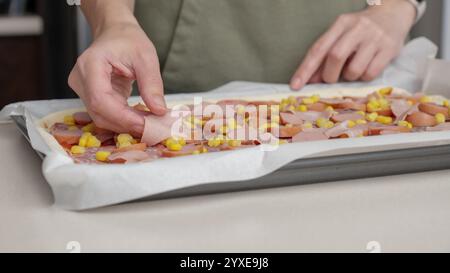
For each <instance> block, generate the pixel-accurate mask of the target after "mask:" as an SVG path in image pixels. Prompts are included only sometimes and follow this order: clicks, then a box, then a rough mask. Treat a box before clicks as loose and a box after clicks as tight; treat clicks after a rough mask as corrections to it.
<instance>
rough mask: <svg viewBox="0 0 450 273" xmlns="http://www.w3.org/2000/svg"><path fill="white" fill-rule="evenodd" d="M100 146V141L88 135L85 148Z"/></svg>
mask: <svg viewBox="0 0 450 273" xmlns="http://www.w3.org/2000/svg"><path fill="white" fill-rule="evenodd" d="M100 146H102V143H101V142H100V140H98V138H96V137H95V136H93V135H90V136H89V137H88V139H87V141H86V147H88V148H92V147H96V148H98V147H100Z"/></svg>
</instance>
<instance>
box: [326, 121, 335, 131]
mask: <svg viewBox="0 0 450 273" xmlns="http://www.w3.org/2000/svg"><path fill="white" fill-rule="evenodd" d="M324 127H325V128H326V129H330V128H333V127H334V122H332V121H327V122H326V123H325V126H324Z"/></svg>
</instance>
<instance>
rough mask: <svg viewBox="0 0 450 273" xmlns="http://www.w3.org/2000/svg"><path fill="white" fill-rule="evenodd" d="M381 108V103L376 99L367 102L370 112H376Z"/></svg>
mask: <svg viewBox="0 0 450 273" xmlns="http://www.w3.org/2000/svg"><path fill="white" fill-rule="evenodd" d="M378 110H380V103H379V102H378V101H376V100H372V101H370V102H368V103H367V111H369V112H375V111H378Z"/></svg>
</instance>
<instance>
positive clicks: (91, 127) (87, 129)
mask: <svg viewBox="0 0 450 273" xmlns="http://www.w3.org/2000/svg"><path fill="white" fill-rule="evenodd" d="M94 128H95V126H94V123H89V124H88V125H85V126H84V127H83V128H81V130H82V131H83V132H90V133H92V132H93V131H94Z"/></svg>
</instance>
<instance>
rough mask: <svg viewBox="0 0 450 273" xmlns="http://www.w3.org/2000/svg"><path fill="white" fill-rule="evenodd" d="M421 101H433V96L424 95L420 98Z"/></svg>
mask: <svg viewBox="0 0 450 273" xmlns="http://www.w3.org/2000/svg"><path fill="white" fill-rule="evenodd" d="M420 102H421V103H428V102H431V98H430V97H428V96H423V97H421V98H420Z"/></svg>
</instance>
